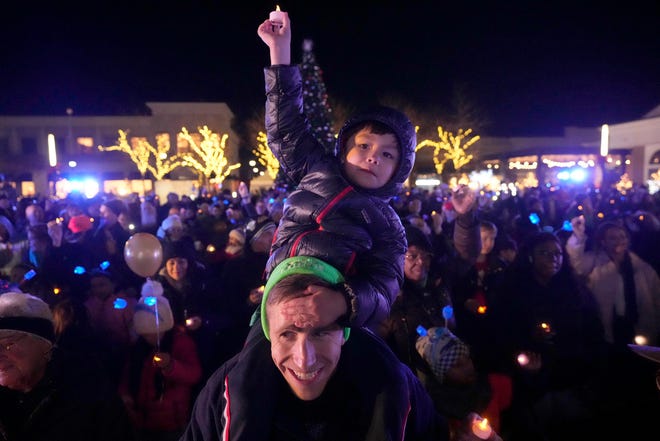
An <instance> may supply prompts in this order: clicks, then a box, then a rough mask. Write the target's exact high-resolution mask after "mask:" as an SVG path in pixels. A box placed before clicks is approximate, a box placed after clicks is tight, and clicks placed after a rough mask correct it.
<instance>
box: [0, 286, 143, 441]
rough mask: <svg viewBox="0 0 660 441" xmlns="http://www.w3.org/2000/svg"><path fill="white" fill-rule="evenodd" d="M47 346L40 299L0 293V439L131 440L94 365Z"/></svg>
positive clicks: (48, 332)
mask: <svg viewBox="0 0 660 441" xmlns="http://www.w3.org/2000/svg"><path fill="white" fill-rule="evenodd" d="M53 342H54V330H53V316H52V314H51V311H50V308H49V306H48V305H47V304H46V303H45V302H44V301H42V300H41V299H39V298H38V297H35V296H32V295H30V294H25V293H21V292H7V293H4V294H1V295H0V409H2V411H1V412H0V439H1V440H3V441H5V440H7V441H10V440H35V441H36V440H43V441H46V440H48V441H64V440H78V441H88V440H92V439H93V440H107V441H111V440H134V439H135V438H134V435H133V428H132V426H131V424H130V421H129V420H128V417H127V414H126V411H125V409H124V407H123V404H122V402H121V401H120V399H119V396H118V395H117V394H116V391H114V390H113V389H112V388H110V383H109V382H106V381H105V380H106V378H105V377H104V376H103V370H102V369H100V366H99V365H98V364H96V363H95V360H94V359H92V358H91V357H84V358H83V356H84V354H77V355H74V354H70V353H65V352H64V351H63V350H60V349H58V348H56V347H55V346H54V344H53Z"/></svg>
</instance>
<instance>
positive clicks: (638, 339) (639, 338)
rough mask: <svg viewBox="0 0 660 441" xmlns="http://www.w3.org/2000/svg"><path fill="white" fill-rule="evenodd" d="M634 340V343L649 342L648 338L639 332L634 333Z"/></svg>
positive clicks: (644, 343)
mask: <svg viewBox="0 0 660 441" xmlns="http://www.w3.org/2000/svg"><path fill="white" fill-rule="evenodd" d="M634 340H635V344H636V345H642V346H643V345H646V344H648V343H649V341H648V339H647V338H646V337H644V336H643V335H641V334H638V335H636V336H635V339H634Z"/></svg>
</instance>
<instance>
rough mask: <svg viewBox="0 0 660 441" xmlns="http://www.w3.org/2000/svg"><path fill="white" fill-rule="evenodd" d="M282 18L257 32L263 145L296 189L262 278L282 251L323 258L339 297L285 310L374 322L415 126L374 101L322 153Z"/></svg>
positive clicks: (394, 252) (391, 282)
mask: <svg viewBox="0 0 660 441" xmlns="http://www.w3.org/2000/svg"><path fill="white" fill-rule="evenodd" d="M283 15H284V20H283V22H282V24H281V25H279V24H273V23H271V21H270V20H265V21H264V22H263V23H262V24H261V25H260V26H259V28H258V34H259V36H260V37H261V39H262V40H263V41H264V43H265V44H266V45H267V46H268V47H269V49H270V61H271V66H270V67H268V68H266V69H264V73H265V82H266V96H267V100H266V131H267V135H268V145H269V146H270V148H271V150H272V152H273V154H274V155H275V156H276V157H277V159H278V161H279V163H280V168H281V170H282V171H283V172H284V173H285V175H286V177H287V178H288V180H289V181H290V182H292V183H294V184H295V185H296V189H295V190H294V191H292V192H291V194H290V195H289V197H288V198H287V201H286V204H285V207H284V213H283V217H282V219H281V220H280V223H279V227H278V230H277V234H276V237H275V239H274V242H273V245H272V248H271V256H270V258H269V261H268V264H267V267H266V276H267V275H268V274H269V273H270V272H271V271H272V270H273V269H274V268H275V267H276V266H277V264H278V263H280V262H281V261H282V260H284V259H286V258H288V257H292V256H296V255H307V256H313V257H317V258H319V259H322V260H324V261H326V262H327V263H329V264H331V265H333V266H334V267H336V268H337V269H339V270H340V271H341V272H342V273H343V274H344V275H345V277H346V281H345V283H343V284H342V286H341V288H342V291H343V293H344V298H341V296H339V295H337V293H336V292H331V293H329V294H321V293H316V294H313V295H310V296H306V297H303V298H301V299H299V300H298V301H296V302H292V303H294V304H293V305H292V307H291V308H290V313H291V314H292V315H296V316H298V317H299V318H300V320H299V322H298V323H301V322H304V320H305V316H306V315H307V313H311V311H314V310H315V309H316V308H318V309H321V308H323V309H326V308H330V310H332V311H336V313H337V316H341V315H342V314H346V316H345V322H346V323H347V324H350V325H353V326H367V327H371V328H375V327H376V326H377V325H378V323H379V322H380V321H381V320H382V319H384V318H385V317H387V316H388V314H389V311H390V306H391V304H392V302H393V301H394V299H395V298H396V296H397V294H398V292H399V289H400V287H401V284H402V282H403V259H404V254H405V252H406V248H407V245H406V239H405V233H404V229H403V226H402V223H401V219H400V217H399V216H398V215H397V213H396V212H395V211H394V209H393V208H392V206H391V205H390V203H389V202H390V199H391V198H392V197H394V196H396V195H397V194H399V193H400V191H401V188H402V185H403V183H404V182H405V181H406V180H407V179H408V176H409V174H410V171H411V169H412V166H413V164H414V162H415V147H416V143H417V142H416V136H415V128H414V126H413V124H412V123H411V122H410V120H409V119H408V118H407V117H406V116H405V115H404V114H402V113H401V112H399V111H397V110H395V109H392V108H389V107H384V106H377V107H373V108H370V109H367V110H365V111H363V112H361V113H358V114H356V115H355V116H353V117H352V118H350V119H349V120H348V121H346V123H345V124H344V126H343V128H342V129H341V130H340V132H339V135H338V138H337V145H336V149H335V150H336V151H335V152H334V154H328V153H326V152H325V150H324V148H323V146H322V144H321V143H320V142H319V141H318V140H317V139H316V138H315V137H314V135H313V134H312V132H311V130H310V127H309V122H308V121H307V119H306V117H305V115H304V113H303V95H302V87H303V86H302V78H301V73H300V69H299V67H298V66H295V65H291V47H290V46H291V22H290V21H289V16H288V14H287V13H284V14H283ZM468 203H469V201H465V203H464V204H463V205H461V204H459V206H461V207H462V206H469V205H468ZM327 296H332V297H327Z"/></svg>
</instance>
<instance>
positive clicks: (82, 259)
mask: <svg viewBox="0 0 660 441" xmlns="http://www.w3.org/2000/svg"><path fill="white" fill-rule="evenodd" d="M289 195H290V192H289V191H288V190H287V189H286V188H285V187H273V188H272V189H269V190H263V191H253V192H251V193H250V192H249V191H248V189H247V186H245V185H242V186H241V188H240V189H239V192H238V195H237V196H236V197H232V196H231V194H229V193H228V192H225V193H221V194H218V195H215V196H212V197H204V196H200V197H198V198H196V199H195V200H192V199H189V198H187V197H185V196H179V195H176V194H173V193H172V194H169V195H168V198H167V201H165V202H164V203H162V204H159V203H158V199H157V198H155V197H147V198H146V199H145V200H142V201H141V200H140V199H139V198H137V197H135V198H134V199H133V200H130V199H128V200H121V199H119V198H116V197H114V196H112V195H106V197H98V198H94V199H87V200H85V199H83V198H80V197H76V196H74V195H71V196H70V197H69V198H67V199H65V200H52V199H49V198H44V199H33V198H19V199H18V200H16V201H10V200H8V199H7V198H2V201H4V203H3V207H2V215H1V216H2V217H0V219H1V220H2V222H0V233H1V234H0V238H1V240H2V242H1V245H2V250H1V251H0V256H1V260H0V264H1V265H2V279H1V283H2V285H3V291H5V292H25V293H30V294H32V295H34V296H35V297H37V298H39V299H41V300H42V301H43V302H45V304H47V305H48V306H49V307H50V309H51V311H52V321H53V323H54V329H55V333H54V335H53V336H52V343H53V347H54V348H57V351H51V352H53V353H58V354H60V353H61V354H74V355H75V356H76V357H78V358H84V359H87V360H88V363H87V366H88V367H90V366H92V365H93V366H97V368H98V370H99V371H103V372H104V374H107V375H105V376H104V378H106V379H107V381H108V382H109V384H110V385H112V388H115V389H116V391H117V393H118V394H119V396H120V397H121V398H122V399H123V403H124V407H125V408H126V410H127V414H128V415H129V417H130V425H131V426H132V427H133V428H135V430H137V431H138V433H139V437H140V438H139V439H144V440H148V439H178V437H179V436H180V435H181V433H182V431H183V429H184V428H185V426H186V424H187V422H188V418H189V416H190V412H191V406H192V403H193V402H194V400H195V398H196V396H197V395H198V394H199V392H200V390H201V389H202V387H203V386H204V384H205V382H206V381H207V379H209V378H210V377H211V375H212V374H213V373H214V372H215V371H216V370H217V369H218V367H220V366H221V365H222V364H223V363H224V362H226V361H227V360H229V359H230V358H231V357H232V356H233V355H235V354H236V353H238V352H239V351H240V350H241V348H242V347H243V346H244V343H245V341H246V339H247V337H248V333H249V331H250V318H251V316H252V315H253V313H254V311H255V310H256V309H257V308H258V306H259V304H260V301H261V299H262V294H263V289H264V284H265V278H264V272H265V270H266V265H267V261H268V257H269V250H270V244H271V243H272V241H273V237H274V234H275V229H276V225H277V224H278V223H279V220H280V219H279V216H281V207H282V206H283V204H284V203H285V202H286V199H287V198H288V196H289ZM453 196H454V195H453V194H452V192H451V191H450V190H449V189H448V188H446V187H444V186H439V187H437V188H436V189H434V190H433V191H426V190H420V189H416V188H407V189H404V190H402V191H401V192H400V193H399V194H398V195H397V196H396V197H395V198H393V199H392V205H391V206H392V208H393V209H394V210H395V211H396V213H397V215H398V216H399V218H400V219H401V222H402V224H403V225H404V226H405V235H406V241H407V249H406V252H405V256H404V265H403V268H404V279H403V282H402V288H401V290H400V292H399V293H398V294H397V297H396V299H395V301H394V302H393V304H392V308H391V313H390V314H389V315H388V316H387V317H386V318H385V319H383V320H380V321H379V323H378V325H377V326H372V328H373V331H374V333H375V335H378V336H379V337H380V338H382V341H383V342H385V343H386V344H387V345H388V346H389V347H390V348H391V349H392V351H393V353H394V354H395V355H396V356H397V358H398V359H399V360H400V361H401V362H403V363H404V364H406V365H407V366H408V367H410V369H411V371H412V372H414V373H415V374H416V376H417V377H418V378H419V379H420V380H421V384H422V385H423V386H424V388H425V390H427V391H428V392H429V395H430V397H431V399H432V401H433V404H434V407H435V408H436V409H437V410H438V411H439V412H440V413H441V414H442V415H444V416H445V417H446V418H447V420H448V421H449V424H450V427H452V430H455V431H458V430H459V429H460V426H461V422H462V421H463V420H464V419H465V418H466V417H467V416H468V415H470V414H471V413H473V412H477V413H478V414H480V415H482V416H485V417H487V418H488V419H489V421H490V423H491V425H492V426H493V427H494V428H495V429H496V431H498V432H499V433H500V434H501V435H502V436H503V437H504V439H507V440H508V439H511V440H516V439H568V438H567V436H568V435H567V433H569V434H570V436H573V435H574V434H576V433H580V434H582V435H586V434H590V433H594V432H593V431H594V430H597V429H596V428H598V427H603V430H606V431H609V430H610V429H611V428H612V426H613V425H619V426H620V428H621V429H624V430H626V431H632V432H634V431H636V430H641V429H639V428H638V424H637V423H636V422H638V421H642V420H643V417H644V416H648V417H649V418H650V417H653V416H654V415H657V413H656V414H654V413H653V412H657V410H658V396H657V394H656V392H655V391H654V389H653V378H654V369H655V366H653V363H651V362H648V361H647V360H645V359H643V358H640V357H636V356H634V354H633V353H632V352H631V351H630V350H629V348H628V347H627V345H628V344H630V343H633V344H641V345H651V346H653V345H657V344H658V343H659V340H658V338H659V337H660V280H659V279H658V275H657V274H658V264H659V263H660V256H659V255H658V254H659V253H660V247H659V246H658V238H659V237H660V222H658V214H659V213H660V204H658V198H657V196H655V195H650V194H648V193H647V192H646V190H645V188H644V187H637V188H635V189H633V190H632V191H629V192H627V193H626V194H622V193H619V192H616V191H614V190H611V191H609V192H605V191H603V190H601V191H598V190H593V189H591V190H590V189H581V188H575V189H550V188H529V189H523V190H522V191H520V192H519V193H518V194H517V195H515V196H512V195H509V196H508V197H507V196H504V197H503V196H502V195H500V196H499V198H497V199H495V198H493V197H492V195H489V194H488V193H487V192H486V193H483V194H481V195H480V194H476V198H475V199H476V202H475V205H476V206H477V208H476V209H475V210H474V213H472V216H473V219H471V220H470V222H472V223H473V227H471V228H472V231H474V230H475V227H476V230H478V231H479V233H480V239H481V240H480V241H479V243H480V246H481V249H480V252H479V253H478V255H477V256H476V257H474V256H473V257H472V258H471V257H470V256H468V255H467V254H466V253H467V251H466V250H461V248H460V240H459V241H457V240H456V239H457V236H456V235H455V230H456V229H457V228H459V229H461V227H460V226H457V218H458V217H459V216H460V215H458V214H457V212H456V210H455V209H454V206H453V202H454V201H453V199H452V198H453ZM122 217H125V218H126V220H124V221H122V220H121V219H122ZM537 217H538V219H540V220H539V221H536V219H537ZM567 220H568V221H569V222H568V224H567V223H566V222H565V221H567ZM571 221H572V222H571ZM130 225H133V226H134V228H131V227H129V226H130ZM463 230H466V231H464V233H465V234H469V231H467V230H469V228H468V229H465V228H463ZM137 232H147V233H153V234H154V236H156V237H158V238H159V241H160V243H161V244H162V250H163V253H162V267H161V268H160V269H159V270H158V272H157V273H156V274H154V276H153V277H152V280H153V281H157V282H159V284H160V285H161V286H162V291H163V293H162V296H163V297H164V298H165V299H166V300H167V303H165V302H163V306H164V307H166V309H168V310H169V311H171V312H169V313H168V314H169V316H171V319H166V317H168V314H164V315H163V317H165V319H163V320H162V321H161V323H160V326H161V328H160V329H161V330H163V335H162V336H160V347H159V348H156V347H155V346H156V344H155V343H154V341H151V342H150V341H149V339H148V337H147V338H145V337H144V336H145V335H146V336H148V335H149V334H150V333H151V334H153V332H154V330H153V328H154V325H153V324H151V325H150V324H148V323H147V324H145V323H144V322H145V320H144V319H140V318H139V315H140V311H142V310H143V309H144V308H141V307H140V305H141V303H142V304H143V303H144V295H141V294H144V293H143V291H144V289H145V279H144V278H142V277H139V276H137V275H136V274H134V273H133V272H132V271H131V270H130V269H129V268H128V266H127V264H126V262H125V259H124V254H123V247H124V246H125V244H126V241H127V240H128V238H130V237H131V236H132V235H133V234H135V233H137ZM459 236H460V235H459ZM457 244H458V245H459V246H457ZM142 306H143V307H144V305H142ZM0 309H1V308H0ZM0 320H2V319H0ZM150 326H151V328H150ZM145 329H146V332H145ZM149 330H151V332H149ZM422 334H423V336H422ZM3 345H4V346H3V348H8V347H11V343H8V344H4V341H3ZM157 354H161V358H163V359H166V360H167V362H165V363H164V365H163V367H159V366H158V365H156V364H154V362H153V360H152V358H153V356H155V355H157ZM163 355H164V356H163ZM55 358H56V359H57V357H55ZM92 361H94V364H92ZM176 366H178V368H176ZM1 367H2V365H1V364H0V368H1ZM1 370H2V369H0V371H1ZM98 375H99V372H96V374H95V376H98ZM0 377H1V376H0ZM81 378H82V377H81ZM102 384H104V383H101V382H98V383H97V384H95V386H94V387H95V388H96V387H99V388H100V387H101V385H102ZM4 386H6V385H4V384H3V387H4ZM104 387H106V386H104ZM0 392H1V393H0V396H2V395H3V394H4V393H5V391H4V390H2V388H0ZM105 393H107V392H105ZM3 408H4V407H3ZM113 412H114V414H116V413H117V410H114V411H113ZM113 412H110V411H108V415H113ZM168 412H170V413H168ZM6 415H7V416H10V415H9V414H6ZM0 421H2V423H3V424H6V421H5V415H2V416H0ZM599 421H601V422H602V421H608V424H607V425H605V426H603V425H602V423H599ZM127 424H128V423H127ZM9 427H10V428H11V425H10V426H9ZM632 432H631V433H632ZM110 433H114V432H110ZM167 434H170V436H171V438H166V436H167ZM603 436H605V435H603ZM8 439H11V438H8ZM97 439H102V438H100V437H99V438H97Z"/></svg>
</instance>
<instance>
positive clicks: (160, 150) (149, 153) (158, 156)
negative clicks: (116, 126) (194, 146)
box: [98, 130, 182, 180]
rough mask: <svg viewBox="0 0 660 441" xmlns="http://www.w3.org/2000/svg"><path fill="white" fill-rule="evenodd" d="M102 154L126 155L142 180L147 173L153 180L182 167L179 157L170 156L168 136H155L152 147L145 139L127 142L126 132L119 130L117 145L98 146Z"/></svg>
mask: <svg viewBox="0 0 660 441" xmlns="http://www.w3.org/2000/svg"><path fill="white" fill-rule="evenodd" d="M98 149H99V150H100V151H103V152H112V151H118V152H122V153H125V154H127V155H128V157H129V158H130V159H131V161H133V163H134V164H135V165H136V167H137V169H138V171H139V172H140V174H141V175H142V177H143V178H144V176H145V175H146V173H147V171H148V172H150V173H151V174H152V175H153V177H154V179H157V180H160V179H163V177H164V176H165V175H166V174H168V173H169V172H171V171H172V170H174V169H175V168H177V167H180V166H181V165H182V162H181V160H180V155H174V156H170V155H169V151H170V141H169V136H167V135H164V134H161V135H157V136H156V147H154V146H152V145H151V144H150V143H149V141H147V139H146V138H133V139H131V141H130V142H129V141H128V131H127V130H119V138H118V139H117V144H116V145H112V146H108V147H104V146H102V145H100V146H98Z"/></svg>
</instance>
